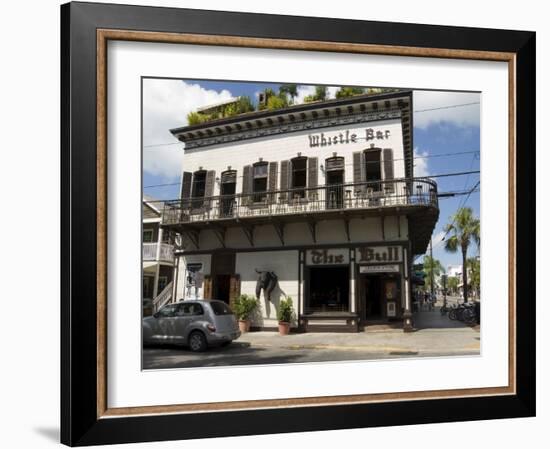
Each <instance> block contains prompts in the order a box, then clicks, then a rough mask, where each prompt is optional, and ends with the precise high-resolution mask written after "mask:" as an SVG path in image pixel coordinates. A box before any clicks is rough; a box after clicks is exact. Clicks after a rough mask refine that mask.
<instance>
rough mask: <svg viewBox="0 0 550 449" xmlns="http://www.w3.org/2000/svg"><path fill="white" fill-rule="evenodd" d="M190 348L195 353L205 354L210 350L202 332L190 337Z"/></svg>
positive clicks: (192, 334)
mask: <svg viewBox="0 0 550 449" xmlns="http://www.w3.org/2000/svg"><path fill="white" fill-rule="evenodd" d="M189 348H190V349H191V351H193V352H203V351H206V348H208V343H207V341H206V337H205V336H204V334H203V333H202V332H199V331H195V332H193V333H191V335H190V336H189Z"/></svg>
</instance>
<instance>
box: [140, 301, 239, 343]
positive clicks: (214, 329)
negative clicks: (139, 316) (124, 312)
mask: <svg viewBox="0 0 550 449" xmlns="http://www.w3.org/2000/svg"><path fill="white" fill-rule="evenodd" d="M142 327H143V343H144V344H154V343H170V344H176V345H184V346H188V347H189V348H190V349H191V350H192V351H194V352H201V351H205V350H206V349H207V348H208V346H211V345H228V344H229V343H231V342H232V341H233V340H236V339H237V338H239V337H240V336H241V332H240V331H239V326H238V324H237V320H236V318H235V315H233V312H232V311H231V309H230V308H229V306H228V305H227V304H226V303H224V302H222V301H217V300H191V301H190V300H187V301H180V302H177V303H173V304H167V305H165V306H164V307H162V308H161V309H160V310H159V311H158V312H156V313H155V314H153V315H152V316H148V317H145V318H143V321H142Z"/></svg>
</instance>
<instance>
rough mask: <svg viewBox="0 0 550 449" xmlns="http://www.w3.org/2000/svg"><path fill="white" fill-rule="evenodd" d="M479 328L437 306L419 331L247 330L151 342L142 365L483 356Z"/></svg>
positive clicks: (419, 320)
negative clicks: (207, 339) (206, 344)
mask: <svg viewBox="0 0 550 449" xmlns="http://www.w3.org/2000/svg"><path fill="white" fill-rule="evenodd" d="M479 353H480V333H479V327H478V326H475V327H469V326H466V325H464V324H463V323H461V322H459V321H451V320H449V319H448V318H447V317H446V316H441V315H440V313H439V310H438V309H436V310H434V311H420V312H418V313H417V314H415V332H412V333H404V332H403V331H402V330H401V329H394V328H390V327H385V326H372V327H371V328H367V329H366V330H365V331H363V332H359V333H303V334H291V335H287V336H280V335H279V334H278V333H276V332H250V333H246V334H243V335H242V336H241V337H240V338H239V339H238V340H236V341H234V342H233V343H232V344H231V345H229V346H227V347H213V348H209V349H208V350H207V351H206V352H203V353H193V352H191V351H190V350H189V349H187V348H181V347H176V346H156V347H147V348H144V350H143V369H163V368H191V367H212V366H238V365H262V364H280V363H307V362H327V361H345V360H379V359H399V358H403V357H438V356H466V355H469V356H471V355H479Z"/></svg>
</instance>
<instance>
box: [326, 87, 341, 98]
mask: <svg viewBox="0 0 550 449" xmlns="http://www.w3.org/2000/svg"><path fill="white" fill-rule="evenodd" d="M339 89H340V87H339V86H328V87H327V98H328V99H329V100H332V99H333V98H336V92H337V91H338V90H339Z"/></svg>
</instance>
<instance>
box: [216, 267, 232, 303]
mask: <svg viewBox="0 0 550 449" xmlns="http://www.w3.org/2000/svg"><path fill="white" fill-rule="evenodd" d="M230 289H231V275H230V274H217V275H216V277H215V279H214V291H213V294H214V299H219V300H220V301H223V302H225V303H226V304H229V292H230Z"/></svg>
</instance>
